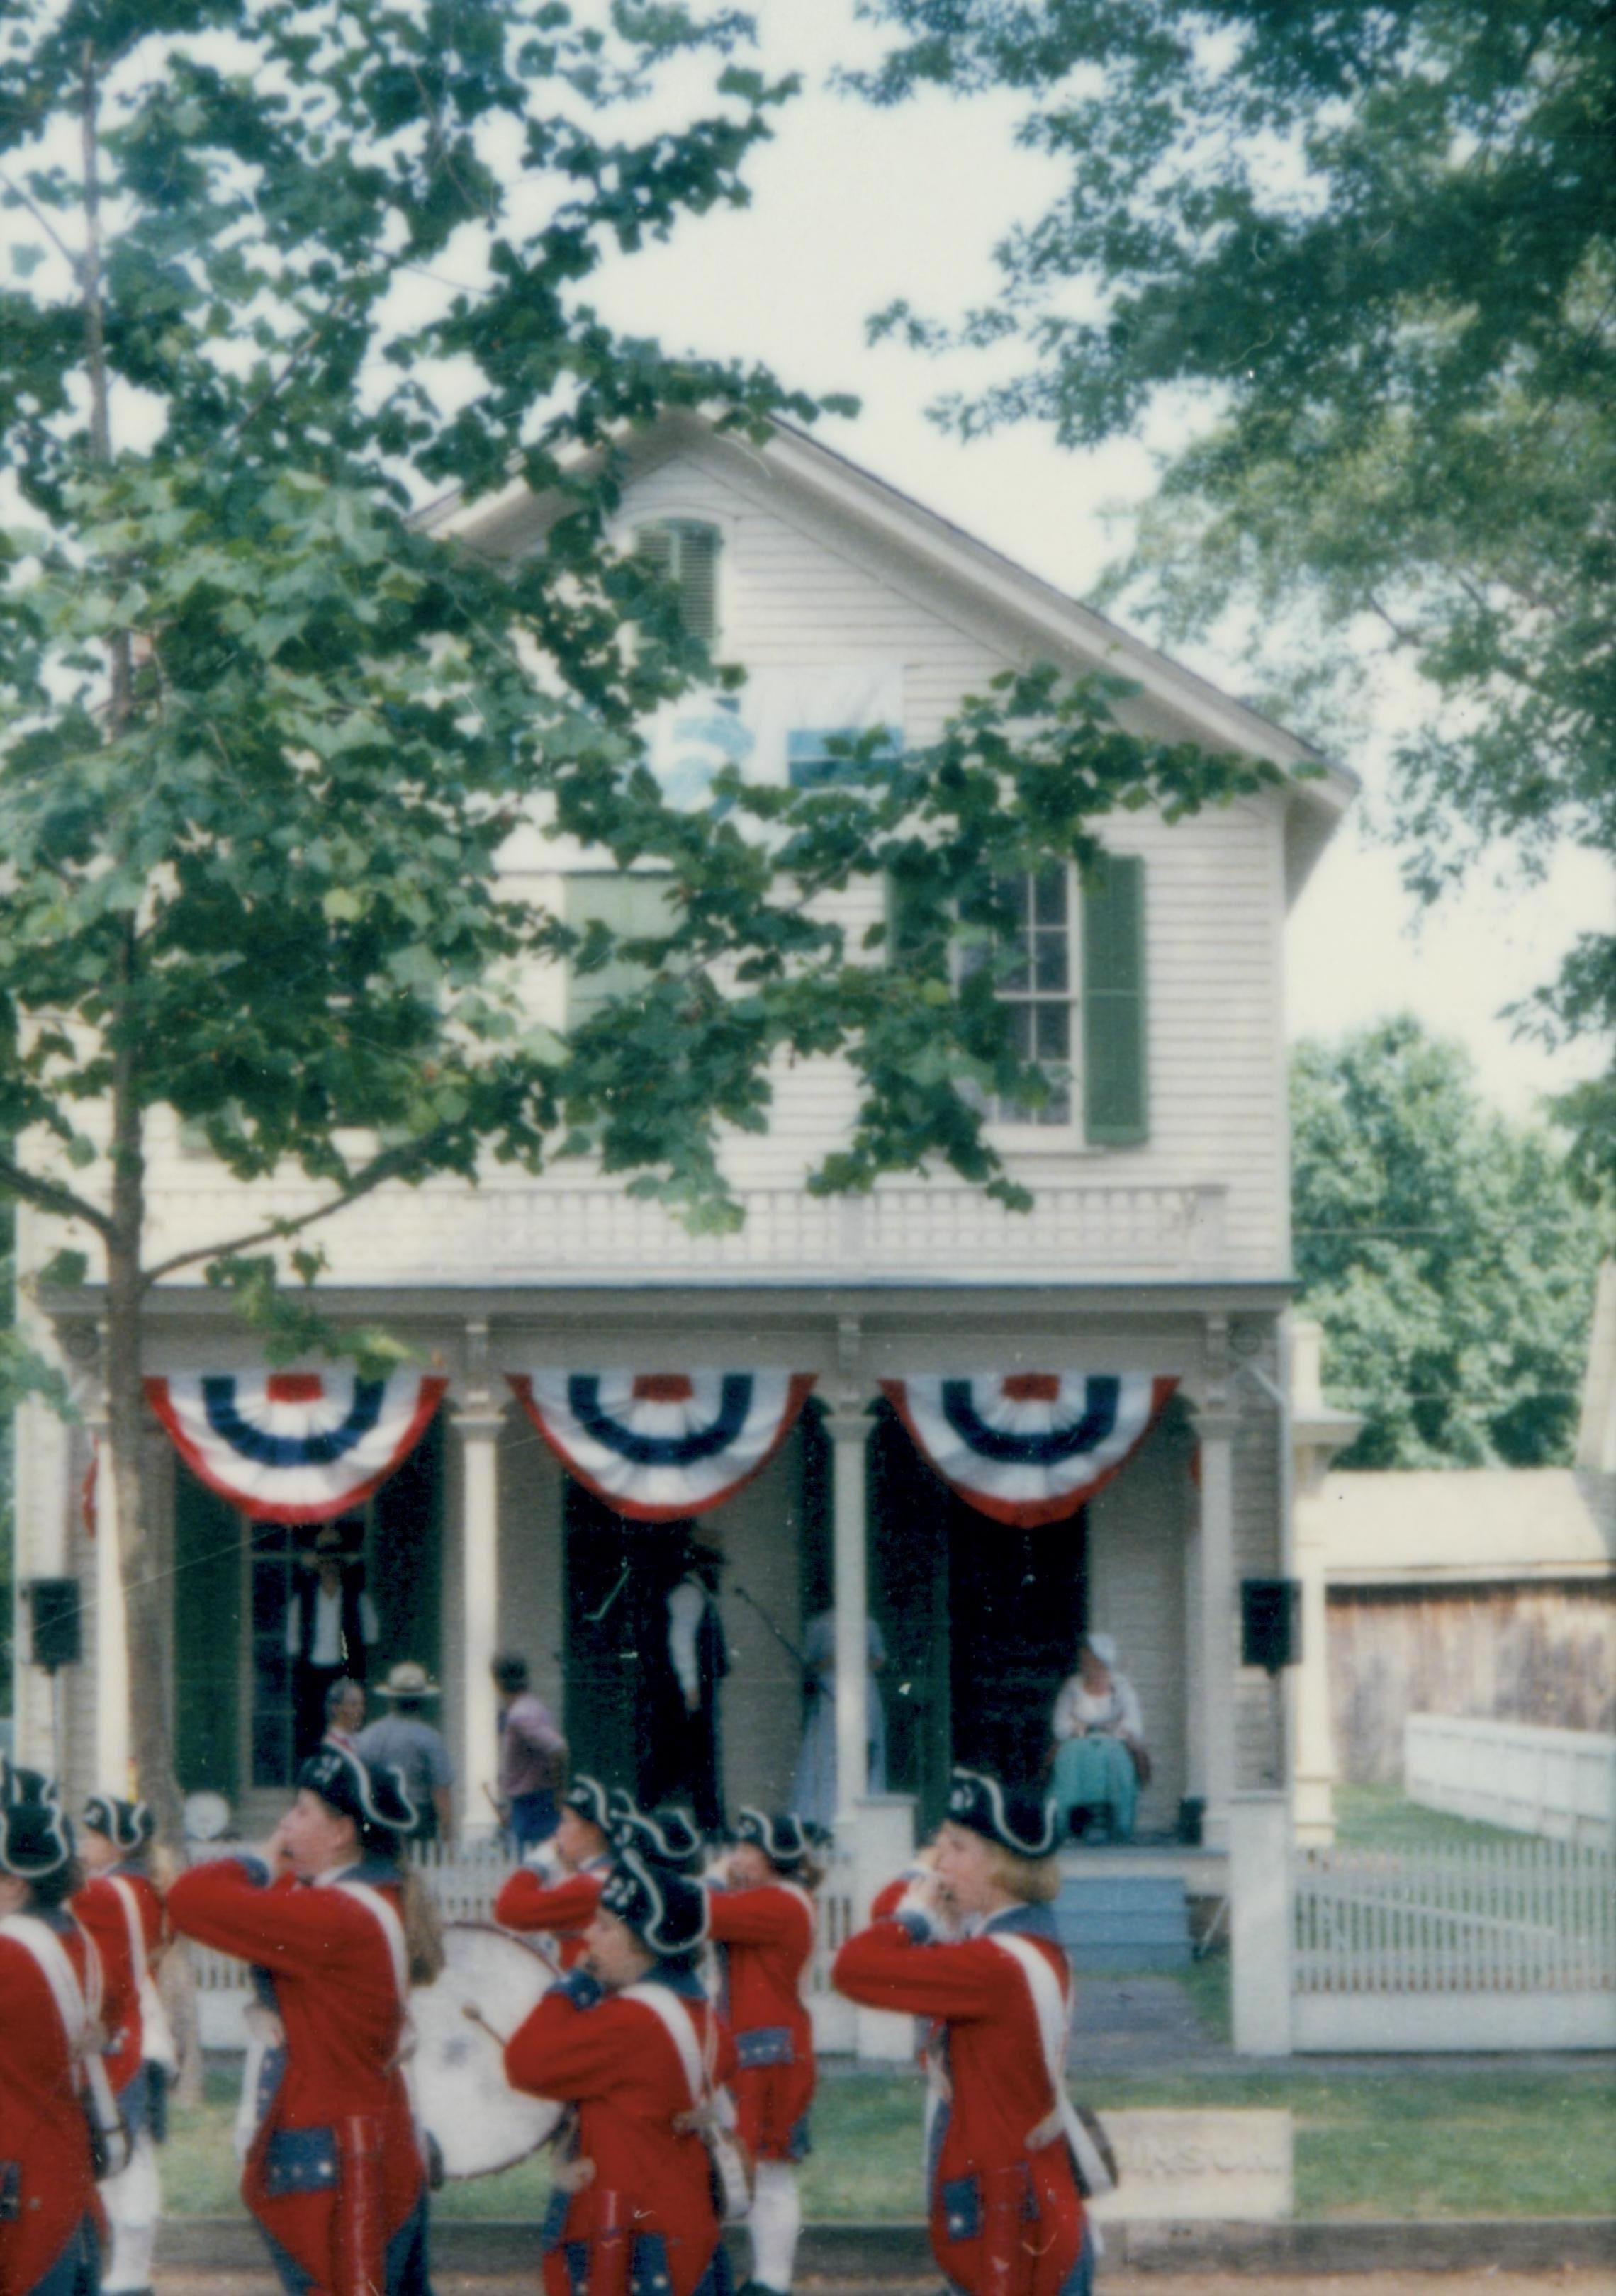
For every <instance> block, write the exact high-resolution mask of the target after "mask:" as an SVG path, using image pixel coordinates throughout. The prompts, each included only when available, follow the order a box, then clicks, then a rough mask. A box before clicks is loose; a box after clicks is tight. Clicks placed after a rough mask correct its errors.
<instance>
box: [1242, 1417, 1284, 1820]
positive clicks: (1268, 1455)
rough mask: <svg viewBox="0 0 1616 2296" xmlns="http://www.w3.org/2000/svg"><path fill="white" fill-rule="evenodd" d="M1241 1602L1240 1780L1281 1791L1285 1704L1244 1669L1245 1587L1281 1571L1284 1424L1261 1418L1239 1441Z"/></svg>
mask: <svg viewBox="0 0 1616 2296" xmlns="http://www.w3.org/2000/svg"><path fill="white" fill-rule="evenodd" d="M1234 1451H1235V1462H1234V1464H1235V1541H1234V1546H1235V1612H1234V1615H1233V1617H1232V1618H1231V1620H1230V1636H1231V1644H1232V1649H1231V1660H1232V1661H1234V1662H1235V1663H1236V1666H1237V1671H1236V1672H1235V1781H1236V1784H1237V1785H1238V1786H1239V1788H1240V1790H1241V1792H1253V1791H1256V1790H1259V1789H1260V1788H1262V1787H1265V1786H1277V1785H1278V1784H1280V1783H1281V1780H1282V1778H1283V1776H1284V1747H1283V1743H1282V1723H1281V1718H1280V1717H1281V1704H1280V1698H1279V1695H1278V1693H1277V1692H1276V1687H1275V1685H1273V1684H1272V1683H1271V1682H1270V1681H1269V1679H1268V1677H1267V1675H1266V1674H1261V1673H1259V1672H1257V1671H1256V1670H1255V1669H1251V1668H1249V1667H1247V1668H1238V1665H1237V1662H1238V1660H1239V1655H1240V1614H1239V1597H1240V1581H1241V1579H1272V1578H1276V1577H1277V1575H1278V1573H1279V1570H1280V1567H1281V1559H1282V1558H1281V1549H1280V1513H1279V1509H1280V1460H1279V1421H1278V1418H1277V1416H1276V1414H1274V1413H1272V1412H1268V1413H1267V1414H1266V1415H1261V1416H1259V1415H1257V1414H1256V1412H1255V1411H1254V1412H1253V1415H1251V1417H1249V1418H1246V1419H1243V1421H1242V1423H1241V1425H1240V1430H1239V1432H1238V1433H1237V1434H1236V1436H1235V1446H1234Z"/></svg>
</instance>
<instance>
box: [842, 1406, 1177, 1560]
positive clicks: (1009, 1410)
mask: <svg viewBox="0 0 1616 2296" xmlns="http://www.w3.org/2000/svg"><path fill="white" fill-rule="evenodd" d="M881 1384H882V1390H883V1392H884V1393H885V1395H886V1397H887V1399H888V1401H889V1402H890V1404H891V1405H892V1406H893V1408H894V1409H895V1410H896V1411H897V1413H898V1416H899V1418H900V1419H901V1420H902V1421H903V1423H904V1425H905V1426H906V1428H907V1429H908V1431H909V1433H910V1435H911V1437H912V1438H913V1439H914V1442H915V1447H916V1449H917V1450H918V1451H919V1452H920V1454H921V1456H922V1457H923V1459H925V1460H926V1461H927V1462H928V1463H929V1464H931V1466H932V1467H934V1468H935V1469H936V1470H937V1472H938V1473H939V1475H940V1476H941V1477H942V1479H943V1480H944V1481H945V1482H946V1483H947V1484H949V1485H950V1486H951V1487H952V1488H954V1489H955V1490H956V1491H957V1492H958V1493H959V1495H960V1497H962V1498H963V1499H965V1500H967V1501H968V1502H969V1504H970V1505H972V1506H973V1507H975V1508H976V1509H977V1510H978V1511H979V1512H980V1513H982V1514H986V1515H991V1516H992V1517H993V1519H994V1521H996V1522H1010V1523H1014V1524H1016V1525H1017V1526H1018V1527H1020V1528H1021V1529H1029V1528H1030V1527H1031V1526H1032V1525H1034V1524H1036V1523H1043V1522H1062V1521H1065V1519H1066V1517H1067V1516H1069V1515H1073V1514H1076V1513H1077V1511H1078V1509H1079V1507H1080V1506H1082V1505H1084V1504H1085V1502H1086V1501H1087V1500H1088V1499H1091V1498H1092V1497H1094V1495H1095V1492H1096V1491H1098V1490H1101V1489H1103V1487H1104V1486H1105V1485H1106V1484H1107V1483H1109V1482H1110V1481H1111V1480H1112V1477H1113V1476H1114V1475H1118V1474H1120V1472H1121V1471H1122V1469H1123V1468H1124V1467H1125V1466H1126V1465H1127V1464H1128V1461H1129V1459H1130V1458H1131V1457H1132V1456H1133V1455H1134V1453H1135V1452H1136V1450H1137V1449H1138V1447H1139V1445H1140V1444H1141V1443H1142V1442H1143V1441H1144V1437H1145V1435H1146V1434H1147V1433H1148V1431H1149V1430H1150V1428H1151V1426H1152V1424H1153V1422H1154V1420H1155V1419H1156V1417H1157V1416H1158V1415H1159V1414H1160V1412H1161V1410H1162V1408H1163V1406H1165V1404H1166V1403H1167V1400H1168V1398H1169V1396H1170V1395H1171V1394H1172V1392H1173V1390H1174V1389H1175V1388H1176V1387H1177V1384H1178V1382H1177V1380H1176V1379H1155V1378H1153V1377H1152V1376H1151V1374H1149V1373H1148V1372H1120V1373H1115V1372H1112V1373H1099V1372H1080V1371H1066V1372H1017V1373H1013V1374H1010V1375H1009V1376H1004V1375H1002V1374H998V1373H997V1372H981V1373H978V1374H975V1375H974V1376H973V1377H970V1378H962V1379H938V1378H931V1377H927V1378H919V1379H883V1380H882V1382H881Z"/></svg>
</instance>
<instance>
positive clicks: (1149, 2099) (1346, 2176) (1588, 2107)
mask: <svg viewBox="0 0 1616 2296" xmlns="http://www.w3.org/2000/svg"><path fill="white" fill-rule="evenodd" d="M1087 2102H1089V2103H1093V2104H1095V2105H1096V2106H1098V2107H1099V2109H1100V2110H1101V2111H1102V2112H1103V2111H1104V2109H1105V2107H1106V2106H1107V2105H1111V2106H1112V2107H1116V2108H1119V2109H1120V2108H1121V2107H1124V2106H1128V2105H1202V2106H1204V2105H1209V2104H1216V2105H1218V2106H1239V2105H1288V2106H1289V2107H1290V2109H1291V2111H1292V2112H1293V2113H1294V2114H1295V2116H1296V2210H1297V2214H1298V2215H1299V2216H1302V2217H1315V2218H1317V2217H1448V2216H1457V2217H1464V2216H1606V2215H1609V2214H1610V2213H1611V2212H1612V2210H1613V2209H1616V2086H1613V2085H1612V2082H1611V2080H1610V2078H1609V2076H1608V2075H1606V2074H1604V2073H1602V2072H1599V2071H1594V2070H1591V2069H1578V2068H1575V2067H1571V2068H1568V2069H1567V2070H1566V2071H1556V2072H1555V2073H1554V2074H1552V2075H1543V2074H1522V2075H1519V2076H1513V2075H1505V2076H1503V2077H1499V2076H1497V2075H1489V2077H1488V2078H1487V2079H1485V2080H1482V2079H1478V2078H1477V2077H1476V2076H1475V2075H1474V2074H1466V2073H1464V2072H1462V2071H1454V2072H1453V2073H1451V2074H1449V2073H1436V2074H1432V2073H1412V2072H1411V2073H1400V2072H1390V2073H1382V2072H1378V2071H1376V2072H1368V2071H1366V2072H1363V2073H1348V2074H1333V2075H1331V2076H1330V2077H1329V2078H1327V2079H1326V2078H1323V2077H1321V2076H1319V2075H1318V2074H1315V2073H1309V2072H1305V2071H1296V2072H1285V2073H1273V2072H1267V2071H1265V2072H1261V2073H1251V2074H1239V2073H1220V2074H1219V2075H1218V2078H1217V2079H1216V2081H1215V2082H1211V2081H1208V2080H1206V2079H1190V2078H1185V2079H1137V2080H1116V2079H1112V2080H1108V2081H1107V2082H1106V2084H1105V2088H1104V2093H1103V2095H1100V2094H1097V2093H1095V2094H1093V2095H1090V2096H1089V2097H1088V2098H1087ZM233 2109H234V2079H233V2078H231V2077H228V2076H226V2075H225V2074H223V2073H220V2072H210V2073H209V2095H208V2100H207V2102H206V2103H204V2104H203V2105H201V2107H199V2108H196V2109H194V2110H192V2111H189V2112H179V2111H176V2113H175V2115H174V2134H173V2136H172V2137H171V2139H170V2141H169V2143H168V2147H167V2150H166V2153H165V2157H164V2163H163V2184H164V2189H165V2193H166V2195H167V2202H168V2209H169V2210H170V2211H171V2212H172V2213H174V2214H176V2215H181V2216H215V2215H231V2214H234V2213H235V2212H236V2210H238V2209H239V2207H240V2203H239V2202H238V2201H237V2199H236V2196H235V2181H236V2178H235V2163H234V2158H233V2157H232V2153H231V2149H230V2123H231V2116H232V2112H233ZM920 2125H921V2084H920V2082H919V2080H918V2079H915V2078H913V2077H911V2076H909V2075H906V2074H898V2075H894V2074H874V2073H872V2074H862V2073H861V2074H853V2073H849V2074H848V2075H846V2076H845V2077H843V2078H840V2079H831V2080H826V2081H825V2082H824V2083H823V2084H822V2086H821V2088H820V2091H819V2095H818V2097H817V2099H816V2103H815V2106H814V2129H815V2140H816V2150H815V2152H814V2153H813V2155H812V2157H811V2158H810V2160H809V2161H808V2163H807V2166H806V2167H805V2169H804V2171H803V2179H802V2190H803V2204H804V2210H805V2213H806V2214H807V2216H808V2218H810V2219H813V2218H819V2219H822V2220H823V2219H826V2218H847V2219H852V2220H855V2221H862V2222H866V2223H867V2222H872V2221H880V2220H894V2219H901V2218H918V2217H919V2216H920V2214H921V2194H920ZM547 2186H548V2177H547V2174H546V2169H545V2168H544V2166H543V2165H542V2163H540V2162H536V2161H528V2162H525V2163H524V2164H523V2165H522V2166H521V2168H519V2169H512V2170H510V2171H509V2172H508V2173H507V2174H506V2175H504V2176H502V2177H484V2178H481V2179H480V2180H479V2181H478V2182H477V2183H475V2184H470V2185H452V2186H451V2187H450V2188H449V2189H448V2190H447V2192H444V2193H440V2194H439V2195H438V2197H437V2199H436V2201H435V2202H434V2203H433V2205H434V2209H435V2210H436V2211H437V2213H438V2214H439V2215H441V2216H447V2217H507V2218H529V2219H532V2220H535V2221H537V2218H538V2217H539V2215H540V2214H541V2213H542V2210H543V2208H544V2201H545V2194H546V2190H547Z"/></svg>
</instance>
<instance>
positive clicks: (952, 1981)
mask: <svg viewBox="0 0 1616 2296" xmlns="http://www.w3.org/2000/svg"><path fill="white" fill-rule="evenodd" d="M1053 1852H1054V1811H1053V1808H1052V1807H1051V1805H1050V1804H1049V1803H1047V1802H1046V1801H1042V1800H1034V1799H1032V1797H1030V1796H1029V1795H1026V1794H1022V1793H1020V1792H1016V1791H1015V1790H1014V1789H1013V1788H1011V1787H1008V1786H1006V1785H1005V1784H1003V1783H1002V1782H1001V1781H1000V1780H999V1779H997V1778H995V1777H990V1776H988V1775H986V1774H985V1773H984V1772H982V1771H980V1770H966V1769H956V1771H955V1773H954V1776H953V1782H952V1784H951V1786H950V1789H949V1794H948V1815H947V1820H946V1821H945V1823H944V1824H943V1825H942V1826H941V1827H940V1828H939V1833H938V1837H937V1841H936V1845H935V1858H936V1862H935V1868H934V1870H933V1871H932V1872H931V1873H930V1874H927V1875H926V1876H925V1877H924V1878H923V1880H921V1881H920V1882H916V1883H915V1884H914V1886H913V1887H912V1888H911V1889H910V1890H908V1891H907V1892H906V1896H905V1898H903V1900H902V1901H901V1903H900V1906H899V1907H898V1912H897V1913H896V1914H895V1915H893V1916H892V1917H891V1918H890V1919H885V1920H880V1921H875V1922H873V1923H871V1924H870V1926H869V1928H868V1929H866V1930H863V1931H860V1932H859V1933H858V1934H857V1936H856V1937H851V1938H849V1939H848V1941H847V1943H846V1944H845V1945H844V1946H843V1947H842V1948H841V1952H840V1953H839V1954H838V1955H837V1956H836V1960H835V1964H834V1967H833V1982H834V1984H835V1985H836V1987H837V1989H838V1990H839V1991H841V1992H842V1993H845V1994H846V1995H847V1996H848V1997H849V1999H851V2000H854V2001H859V2002H863V2003H865V2005H867V2006H868V2007H870V2008H873V2009H898V2010H907V2011H909V2012H911V2013H913V2014H915V2016H919V2017H929V2018H931V2020H933V2030H932V2034H931V2040H930V2043H929V2046H928V2058H929V2065H930V2070H931V2076H932V2079H931V2107H930V2110H929V2113H928V2125H927V2134H928V2142H927V2148H926V2149H927V2159H928V2163H929V2168H930V2176H931V2190H930V2192H929V2193H928V2194H927V2205H928V2210H929V2213H930V2219H931V2252H932V2254H933V2255H934V2256H935V2257H936V2259H937V2261H938V2263H939V2266H940V2267H942V2271H943V2274H944V2276H945V2278H946V2279H947V2282H948V2284H949V2286H950V2287H951V2288H955V2289H963V2290H964V2291H966V2292H967V2296H1088V2290H1089V2287H1090V2284H1091V2280H1092V2261H1093V2249H1092V2243H1091V2241H1090V2237H1089V2233H1088V2226H1087V2221H1086V2218H1085V2215H1084V2209H1083V2199H1082V2192H1081V2189H1080V2186H1079V2166H1078V2148H1079V2145H1083V2146H1088V2147H1089V2148H1090V2151H1091V2152H1092V2145H1091V2141H1090V2140H1089V2139H1088V2138H1087V2136H1084V2135H1083V2133H1082V2132H1081V2131H1080V2130H1079V2131H1075V2132H1074V2129H1073V2128H1072V2121H1073V2115H1072V2109H1071V2106H1070V2103H1069V2102H1068V2100H1067V2096H1066V2085H1065V2077H1064V2057H1065V2046H1066V2034H1067V2026H1068V2022H1069V2019H1070V2005H1071V1972H1070V1969H1069V1967H1068V1965H1067V1961H1066V1956H1065V1953H1064V1951H1063V1950H1062V1947H1061V1944H1060V1941H1059V1939H1057V1937H1056V1935H1055V1929H1054V1919H1053V1917H1052V1915H1051V1914H1050V1911H1049V1907H1050V1902H1051V1900H1052V1899H1053V1898H1054V1896H1055V1893H1056V1891H1057V1890H1058V1889H1059V1887H1060V1880H1061V1875H1060V1866H1059V1864H1058V1862H1057V1860H1056V1859H1055V1857H1054V1855H1053ZM1090 2181H1091V2183H1092V2182H1093V2179H1092V2178H1091V2179H1090Z"/></svg>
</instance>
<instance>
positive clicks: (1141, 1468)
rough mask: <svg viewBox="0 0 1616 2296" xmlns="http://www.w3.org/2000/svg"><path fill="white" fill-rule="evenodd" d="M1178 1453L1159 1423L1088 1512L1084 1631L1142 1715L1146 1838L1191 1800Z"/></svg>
mask: <svg viewBox="0 0 1616 2296" xmlns="http://www.w3.org/2000/svg"><path fill="white" fill-rule="evenodd" d="M1185 1446H1186V1438H1185V1432H1184V1431H1183V1429H1182V1427H1181V1426H1180V1424H1179V1423H1177V1420H1176V1419H1169V1420H1168V1421H1164V1422H1162V1423H1159V1424H1158V1425H1157V1427H1156V1428H1155V1429H1154V1430H1153V1431H1152V1433H1151V1434H1150V1436H1149V1437H1148V1438H1147V1439H1146V1440H1145V1442H1144V1444H1143V1445H1142V1446H1141V1447H1140V1449H1139V1452H1138V1454H1137V1455H1136V1457H1135V1458H1134V1459H1133V1460H1132V1461H1131V1462H1130V1463H1129V1465H1128V1472H1127V1473H1126V1474H1125V1475H1121V1476H1120V1477H1119V1478H1118V1479H1117V1480H1116V1481H1115V1482H1114V1483H1111V1484H1108V1485H1107V1487H1106V1488H1105V1489H1104V1490H1103V1491H1102V1492H1101V1493H1100V1494H1099V1496H1098V1497H1097V1498H1095V1500H1094V1501H1093V1503H1092V1504H1091V1505H1090V1506H1089V1509H1088V1546H1087V1569H1088V1624H1089V1628H1090V1630H1091V1631H1094V1632H1098V1633H1102V1634H1109V1635H1114V1636H1115V1637H1116V1642H1117V1653H1118V1663H1119V1665H1120V1668H1121V1669H1122V1671H1123V1672H1124V1673H1125V1674H1127V1675H1128V1677H1129V1678H1130V1679H1131V1681H1132V1683H1133V1685H1134V1688H1135V1689H1136V1691H1137V1692H1138V1693H1139V1702H1140V1704H1141V1706H1142V1707H1143V1709H1144V1742H1145V1744H1146V1746H1147V1747H1148V1748H1149V1750H1150V1756H1151V1766H1152V1776H1151V1783H1150V1784H1149V1785H1148V1787H1146V1789H1145V1791H1144V1794H1143V1795H1142V1796H1141V1798H1140V1807H1139V1825H1140V1827H1141V1829H1142V1830H1143V1831H1144V1832H1145V1833H1160V1832H1162V1831H1165V1830H1167V1829H1169V1828H1170V1827H1171V1826H1172V1825H1173V1824H1174V1823H1175V1821H1176V1819H1177V1810H1178V1804H1179V1801H1180V1800H1181V1799H1182V1797H1183V1796H1184V1794H1185V1792H1187V1791H1188V1786H1187V1767H1186V1764H1187V1744H1186V1732H1187V1727H1188V1719H1187V1712H1186V1703H1185V1688H1186V1685H1185V1666H1184V1636H1185V1620H1184V1579H1185V1540H1186V1538H1187V1536H1188V1530H1189V1523H1190V1517H1191V1500H1192V1497H1193V1491H1192V1488H1191V1484H1190V1480H1189V1473H1188V1468H1187V1459H1186V1447H1185Z"/></svg>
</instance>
